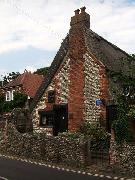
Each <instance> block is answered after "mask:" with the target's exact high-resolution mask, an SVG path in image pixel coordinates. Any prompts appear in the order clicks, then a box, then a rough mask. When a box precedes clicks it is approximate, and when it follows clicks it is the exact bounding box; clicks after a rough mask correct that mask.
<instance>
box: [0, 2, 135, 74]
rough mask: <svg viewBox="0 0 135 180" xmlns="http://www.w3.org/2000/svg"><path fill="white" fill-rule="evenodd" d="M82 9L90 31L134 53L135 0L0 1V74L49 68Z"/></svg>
mask: <svg viewBox="0 0 135 180" xmlns="http://www.w3.org/2000/svg"><path fill="white" fill-rule="evenodd" d="M84 5H85V6H86V8H87V9H86V11H87V13H89V14H90V15H91V29H92V30H93V31H95V32H96V33H98V34H99V35H101V36H103V37H104V38H106V39H107V40H109V41H111V42H112V43H114V44H115V45H117V46H119V47H120V48H122V49H123V50H125V51H127V52H128V53H135V0H119V1H118V0H0V74H3V73H7V72H11V71H23V70H24V69H25V68H27V69H31V70H33V69H34V70H35V69H36V68H39V67H41V66H42V67H45V66H48V65H50V63H51V62H52V60H53V58H54V55H55V53H56V51H57V50H58V48H59V46H60V43H61V42H62V39H63V38H64V37H65V36H66V34H67V33H68V31H69V28H70V18H71V16H73V15H74V10H75V9H77V8H80V7H82V6H84ZM24 54H25V55H24ZM23 57H24V58H25V59H23ZM10 64H11V66H10ZM13 64H14V66H13Z"/></svg>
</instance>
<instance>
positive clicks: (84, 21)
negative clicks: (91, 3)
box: [70, 7, 90, 29]
mask: <svg viewBox="0 0 135 180" xmlns="http://www.w3.org/2000/svg"><path fill="white" fill-rule="evenodd" d="M80 10H81V11H80ZM80 10H79V9H77V10H75V11H74V12H75V15H74V16H73V17H71V22H70V26H71V28H72V27H74V26H82V27H86V28H88V29H89V28H90V15H89V14H87V13H86V12H85V10H86V7H82V8H80Z"/></svg>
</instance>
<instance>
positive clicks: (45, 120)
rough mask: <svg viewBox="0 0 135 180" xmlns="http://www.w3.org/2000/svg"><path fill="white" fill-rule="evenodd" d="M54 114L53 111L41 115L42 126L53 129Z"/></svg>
mask: <svg viewBox="0 0 135 180" xmlns="http://www.w3.org/2000/svg"><path fill="white" fill-rule="evenodd" d="M53 120H54V118H53V114H52V111H50V112H44V113H40V126H44V127H52V126H53Z"/></svg>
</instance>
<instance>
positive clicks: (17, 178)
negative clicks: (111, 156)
mask: <svg viewBox="0 0 135 180" xmlns="http://www.w3.org/2000/svg"><path fill="white" fill-rule="evenodd" d="M7 179H8V180H101V179H102V180H108V179H107V178H100V177H94V176H89V175H83V174H77V173H74V172H67V171H62V170H58V169H53V168H49V167H45V166H40V165H35V164H32V163H27V162H21V161H17V160H11V159H8V158H4V157H0V180H7Z"/></svg>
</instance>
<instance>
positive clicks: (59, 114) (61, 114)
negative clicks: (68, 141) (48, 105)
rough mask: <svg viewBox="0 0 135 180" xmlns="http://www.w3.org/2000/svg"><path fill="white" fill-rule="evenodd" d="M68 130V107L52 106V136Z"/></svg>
mask: <svg viewBox="0 0 135 180" xmlns="http://www.w3.org/2000/svg"><path fill="white" fill-rule="evenodd" d="M67 130H68V105H67V104H66V105H54V126H53V134H54V136H57V135H58V133H59V132H65V131H67Z"/></svg>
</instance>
